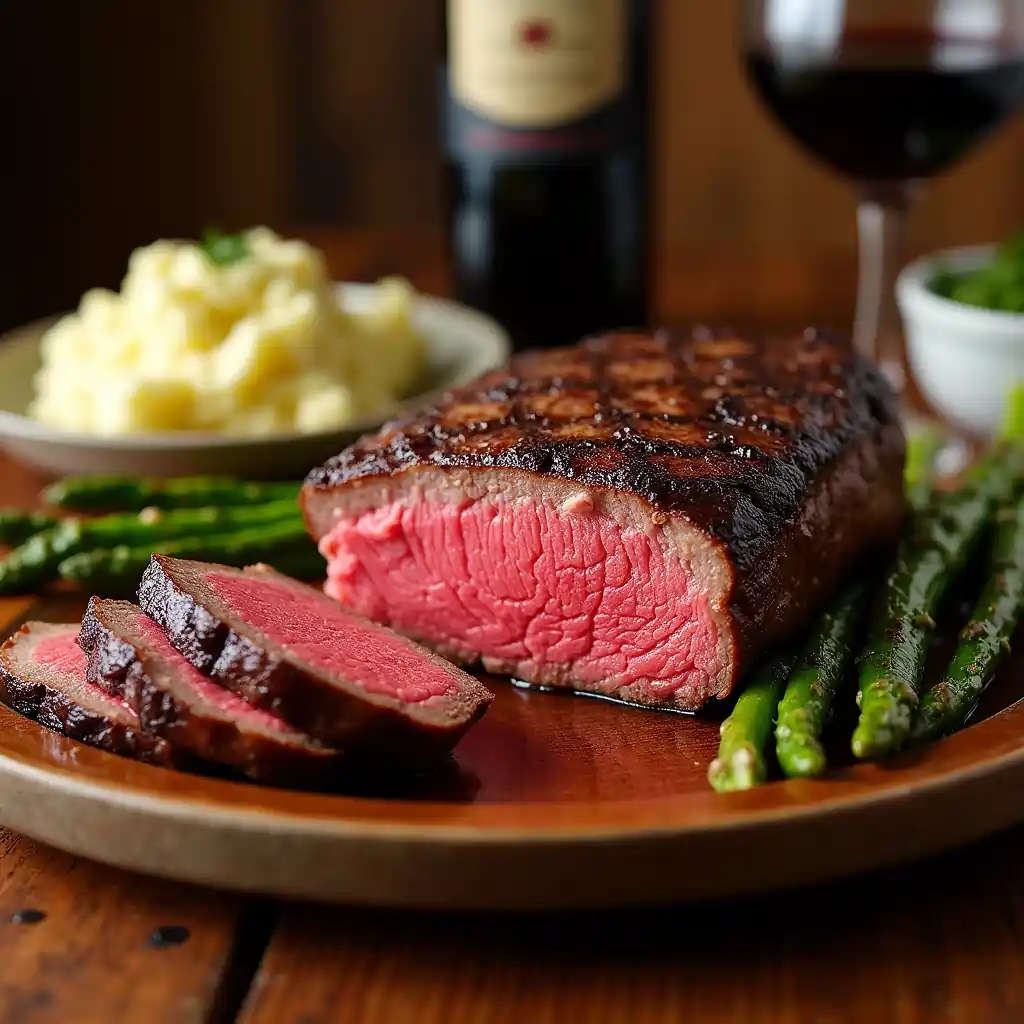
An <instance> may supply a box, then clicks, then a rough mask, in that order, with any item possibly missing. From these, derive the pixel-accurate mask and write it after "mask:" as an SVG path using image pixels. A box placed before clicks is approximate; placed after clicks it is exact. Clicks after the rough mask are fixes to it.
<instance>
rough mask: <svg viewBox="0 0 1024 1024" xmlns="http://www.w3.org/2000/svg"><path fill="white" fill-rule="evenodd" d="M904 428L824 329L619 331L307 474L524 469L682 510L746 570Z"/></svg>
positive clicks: (492, 377)
mask: <svg viewBox="0 0 1024 1024" xmlns="http://www.w3.org/2000/svg"><path fill="white" fill-rule="evenodd" d="M898 432H899V428H898V420H897V414H896V405H895V399H894V396H893V395H892V393H891V391H890V389H889V387H888V385H887V383H886V382H885V380H884V378H883V377H882V375H881V374H880V373H879V372H878V371H877V370H876V369H875V368H874V367H872V366H870V365H869V364H868V363H867V362H866V361H865V360H863V359H861V358H859V357H858V356H856V355H855V354H853V353H852V352H851V351H850V349H849V348H848V347H847V346H845V345H843V344H841V343H840V341H839V340H838V339H837V338H836V337H835V336H833V335H830V334H828V333H826V332H823V331H819V330H810V329H809V330H808V331H805V332H804V333H803V334H800V335H795V336H788V337H782V338H772V337H759V338H745V337H744V338H739V337H736V336H735V335H734V334H732V333H731V332H727V331H712V330H709V329H699V330H696V331H694V332H691V333H690V334H680V333H675V332H671V331H666V330H659V331H655V332H653V333H649V334H648V333H638V332H618V333H612V334H607V335H602V336H600V337H595V338H590V339H588V340H586V341H585V342H583V343H581V344H580V345H578V346H576V347H573V348H567V349H558V350H541V351H535V352H524V353H521V354H519V355H517V356H516V357H514V358H513V360H512V362H511V364H510V366H509V367H508V368H506V369H502V370H495V371H493V372H491V373H489V374H486V375H484V376H483V377H481V378H479V379H478V380H477V381H475V382H473V383H471V384H469V385H466V386H465V387H463V388H460V389H457V390H455V391H452V392H449V393H448V394H447V395H446V396H444V397H443V398H442V399H441V400H440V401H439V402H438V403H437V404H436V405H434V406H432V407H430V408H427V409H425V410H423V411H422V412H420V413H418V414H415V415H412V416H409V417H406V418H405V419H402V420H398V421H395V422H392V423H389V424H387V425H385V427H384V428H382V430H381V431H379V432H378V433H376V434H372V435H369V436H367V437H365V438H363V439H361V440H360V441H358V442H357V443H356V444H355V445H353V446H352V447H350V448H349V449H347V450H346V451H344V452H342V453H341V454H340V455H337V456H335V457H334V458H332V459H330V460H328V462H327V463H326V464H325V465H323V466H322V467H319V468H318V469H314V470H313V471H312V472H311V473H310V474H309V475H308V477H307V484H308V485H309V486H310V487H313V488H321V489H323V488H331V487H336V486H342V485H344V484H347V483H349V482H352V481H355V480H359V479H362V478H365V477H372V476H380V475H384V474H392V473H397V472H401V471H402V470H405V469H409V468H413V467H420V466H427V465H429V466H437V467H475V468H495V469H500V468H510V469H521V470H527V471H529V472H532V473H536V474H538V475H540V476H546V477H560V478H566V479H570V480H575V481H578V482H579V483H580V484H581V485H583V486H591V487H599V488H608V489H612V490H618V491H625V492H628V493H631V494H634V495H636V496H637V497H639V498H641V499H643V500H644V501H646V502H648V503H649V504H650V505H651V506H652V507H653V508H655V509H657V510H659V511H661V512H663V513H664V514H667V515H681V516H685V518H686V519H687V520H689V521H690V522H692V523H693V524H694V525H695V526H697V527H699V528H701V529H704V530H706V531H708V532H710V533H712V534H713V535H714V536H716V537H717V538H718V539H719V540H720V541H721V542H722V543H723V544H724V546H725V548H726V551H727V554H728V556H729V557H730V559H731V560H732V561H733V563H734V564H735V565H736V567H737V568H738V569H739V570H740V571H743V570H745V569H748V568H750V567H752V566H753V565H754V564H755V563H756V562H757V560H758V557H759V555H760V554H761V552H762V551H763V550H764V548H765V546H766V545H768V544H771V543H772V542H773V541H774V540H775V538H777V537H778V536H779V535H780V534H781V533H782V532H783V531H784V529H785V527H786V525H787V524H788V523H791V522H793V521H794V520H795V518H796V517H797V515H798V514H799V511H800V505H801V502H802V500H803V498H804V495H805V493H806V491H807V488H808V487H809V486H810V484H811V482H812V481H813V480H814V478H815V476H816V475H817V474H818V473H819V472H820V471H821V470H822V469H824V468H825V467H826V466H827V465H829V463H830V462H831V461H832V460H834V459H835V458H836V457H837V456H838V455H839V454H840V453H841V452H842V451H843V450H844V449H845V448H847V447H848V446H849V445H850V443H851V442H852V441H854V440H855V439H857V438H860V437H865V436H871V437H873V438H875V439H876V441H877V443H879V444H881V443H883V442H884V443H891V441H886V438H887V437H888V438H892V437H898ZM314 532H316V531H314Z"/></svg>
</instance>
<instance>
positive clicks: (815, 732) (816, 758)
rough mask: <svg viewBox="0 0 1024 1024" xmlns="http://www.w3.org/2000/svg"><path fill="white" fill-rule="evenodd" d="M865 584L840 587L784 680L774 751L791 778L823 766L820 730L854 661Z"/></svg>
mask: <svg viewBox="0 0 1024 1024" xmlns="http://www.w3.org/2000/svg"><path fill="white" fill-rule="evenodd" d="M869 595H870V589H869V585H868V583H867V582H865V581H862V582H858V583H854V584H853V585H852V586H850V587H847V588H846V589H845V590H844V591H842V592H841V593H840V594H839V596H838V597H837V598H836V599H835V600H834V601H833V602H832V604H831V605H830V606H829V608H828V609H827V610H826V611H825V612H824V614H823V615H822V616H821V617H820V618H819V619H818V623H817V626H816V628H815V630H814V632H813V634H812V635H811V637H810V639H809V641H808V643H807V647H806V648H805V650H804V653H803V656H802V658H801V660H800V663H799V664H798V665H797V667H796V668H795V669H794V670H793V673H792V674H791V675H790V677H789V682H788V683H787V684H786V692H785V693H784V694H783V697H782V700H781V702H780V703H779V720H778V724H777V725H776V726H775V752H776V754H777V755H778V758H779V765H780V766H781V768H782V770H783V772H784V773H785V774H786V775H788V776H789V777H790V778H797V777H808V776H812V775H820V774H821V773H822V772H823V771H824V770H825V768H826V767H827V766H828V762H827V760H826V757H825V748H824V747H823V746H822V743H821V733H822V730H823V729H824V727H825V721H826V719H827V718H828V713H829V710H830V709H831V707H832V700H833V698H834V697H835V695H836V693H837V692H838V690H839V687H840V686H841V685H842V683H843V680H844V679H845V678H846V676H847V674H848V673H849V671H850V669H851V667H852V665H853V644H854V642H855V640H856V635H857V631H858V629H859V628H860V624H861V622H862V620H863V618H864V613H865V612H866V610H867V605H868V597H869Z"/></svg>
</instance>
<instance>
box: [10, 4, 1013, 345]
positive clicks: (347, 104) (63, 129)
mask: <svg viewBox="0 0 1024 1024" xmlns="http://www.w3.org/2000/svg"><path fill="white" fill-rule="evenodd" d="M656 6H657V8H658V17H659V18H660V30H659V31H658V33H657V38H658V50H657V52H656V54H655V55H654V60H655V62H656V80H657V87H658V108H659V109H658V119H657V124H658V131H657V142H656V146H657V160H656V166H657V187H656V196H655V202H656V224H657V229H656V240H655V245H656V248H657V252H658V254H659V257H660V260H659V262H660V265H661V266H662V267H664V266H667V265H670V264H675V265H689V264H690V263H694V264H697V265H699V264H701V263H702V261H705V262H706V261H709V260H710V261H712V262H714V261H715V260H718V259H722V260H729V259H731V258H732V254H739V257H740V258H741V259H742V261H743V262H744V265H746V266H749V267H750V268H751V269H750V270H749V273H750V275H751V277H749V278H743V279H742V280H740V279H734V280H733V281H732V282H730V283H729V285H728V286H727V287H724V290H723V289H719V291H718V293H717V296H711V295H710V294H709V291H708V289H706V288H704V287H703V286H702V287H695V288H694V289H693V290H692V294H690V295H689V297H688V298H686V299H685V301H686V302H688V303H689V304H691V305H695V306H696V307H698V308H696V309H694V312H695V313H696V314H700V313H702V312H703V311H702V310H701V309H700V308H699V307H700V305H701V303H702V302H704V303H705V304H708V303H711V304H714V303H718V304H719V305H721V304H722V303H726V304H728V303H730V302H732V303H737V304H739V305H740V306H743V308H744V309H745V310H747V309H748V308H749V309H750V310H752V311H753V312H755V313H756V306H757V302H758V301H759V300H758V299H757V295H758V294H759V291H758V289H759V287H760V285H761V284H763V279H764V275H766V274H767V275H771V273H772V272H773V270H772V268H778V267H780V266H781V267H794V268H796V269H795V270H794V274H799V273H802V271H801V270H800V268H804V267H811V268H816V273H817V278H816V279H815V281H814V282H813V283H812V285H808V286H807V287H806V289H805V290H806V293H807V301H809V302H811V303H812V304H814V303H815V302H819V300H818V299H816V298H815V296H818V295H821V296H822V298H821V299H820V302H819V304H820V305H822V308H826V307H828V308H833V307H842V308H845V304H846V303H847V302H848V301H849V296H848V294H847V290H848V287H847V284H846V283H845V282H844V283H843V285H842V286H841V287H839V288H838V290H835V289H833V290H832V291H830V290H829V284H828V281H829V271H828V268H829V267H831V266H833V265H835V266H839V265H843V266H846V265H847V264H848V261H849V259H850V257H851V256H852V253H853V250H854V233H853V230H854V220H853V218H854V206H853V197H852V194H851V191H850V189H849V188H848V187H847V186H846V185H845V184H844V183H843V182H842V181H840V180H838V179H837V178H836V177H834V176H832V175H831V174H830V173H828V172H826V171H824V170H822V169H820V168H818V167H816V166H814V165H813V164H812V163H811V162H810V161H809V160H808V159H806V158H805V157H804V156H803V154H802V153H800V152H799V151H798V150H797V149H796V148H795V147H794V146H793V145H792V144H791V143H790V142H789V140H788V139H787V138H786V137H785V136H784V135H783V134H782V133H781V131H780V130H779V129H778V128H776V127H775V126H774V125H773V124H772V123H771V122H770V121H769V120H768V118H767V117H766V116H765V115H764V114H763V112H762V110H761V108H760V107H759V106H758V103H757V101H756V100H755V98H754V97H753V95H752V94H751V92H750V91H749V89H748V88H747V86H746V83H745V81H744V79H743V76H742V74H741V69H740V65H739V62H738V59H737V52H736V47H735V21H736V12H737V7H738V2H737V0H660V2H659V3H657V5H656ZM439 11H440V4H439V3H438V2H436V0H144V2H140V0H89V2H88V3H85V2H78V0H0V230H2V231H3V240H4V243H5V244H4V245H2V246H0V252H2V253H3V256H2V261H3V262H2V265H0V324H3V325H9V324H10V323H13V322H17V321H19V320H24V319H25V318H27V317H30V316H35V315H38V314H41V313H44V312H47V311H50V310H52V309H54V308H60V307H66V306H68V305H70V304H73V303H74V302H75V300H76V297H77V295H78V294H79V293H80V292H81V291H82V289H84V288H86V287H88V286H89V285H91V284H94V283H104V284H107V285H116V284H117V282H118V281H119V280H120V277H121V275H122V274H123V271H124V265H125V258H126V256H127V254H128V252H129V250H130V249H131V248H132V247H133V246H135V245H139V244H142V243H145V242H147V241H149V240H151V239H153V238H154V237H157V236H159V235H179V236H181V235H194V234H196V233H198V232H199V231H200V230H201V229H202V228H203V226H204V225H208V224H212V223H216V224H219V225H222V226H224V227H225V228H238V227H242V226H245V225H247V224H251V223H254V222H263V223H268V224H271V225H274V226H277V227H279V228H282V229H286V230H288V229H291V228H292V227H294V226H297V225H309V226H320V227H323V226H331V225H333V226H337V227H339V228H348V229H360V230H369V231H377V230H385V231H389V232H391V233H392V234H393V235H394V236H396V237H397V238H399V239H401V238H402V237H403V235H404V234H408V236H409V238H412V237H413V236H414V235H415V236H419V235H420V234H422V233H424V232H430V231H431V230H435V231H436V229H437V228H438V226H439V225H440V223H441V216H442V215H441V210H440V205H439V201H438V192H439V167H438V146H437V135H436V118H435V97H436V85H435V75H436V67H435V54H436V51H437V38H438V29H439V24H438V23H439ZM837 116H841V114H840V113H839V112H837ZM1022 184H1024V119H1020V120H1018V121H1016V122H1015V123H1014V124H1012V125H1011V126H1010V127H1008V128H1007V129H1006V130H1004V131H1003V132H1002V133H1001V134H1000V135H999V137H998V138H997V139H995V140H993V141H992V142H990V143H989V144H988V145H986V146H985V147H983V148H982V149H981V150H979V151H978V152H977V153H975V154H973V155H972V156H971V157H970V158H969V159H968V160H967V161H965V162H964V163H963V164H962V165H961V166H960V167H958V168H956V169H955V170H954V171H953V172H952V173H950V174H949V175H948V176H947V177H945V178H944V179H942V180H941V181H940V182H938V183H936V184H935V185H934V186H933V187H932V188H931V190H930V191H929V193H928V194H927V195H926V196H925V197H924V199H923V201H922V202H921V204H920V206H919V208H918V209H917V210H916V211H915V213H914V216H913V222H912V228H911V237H910V254H913V253H916V252H920V251H923V250H925V249H928V248H932V247H935V246H941V245H948V244H959V243H969V242H976V241H986V240H990V239H995V238H1000V237H1003V236H1004V235H1005V234H1006V233H1007V232H1008V231H1010V230H1012V229H1013V228H1015V227H1016V226H1018V225H1020V224H1024V187H1022ZM394 252H395V255H394V260H395V262H396V264H397V265H396V266H395V268H394V269H398V270H401V269H403V268H402V266H401V261H402V250H401V244H400V243H399V244H397V246H396V248H395V250H394ZM822 268H824V269H822ZM712 290H713V289H712ZM702 296H707V297H706V298H703V297H702ZM666 301H668V300H666Z"/></svg>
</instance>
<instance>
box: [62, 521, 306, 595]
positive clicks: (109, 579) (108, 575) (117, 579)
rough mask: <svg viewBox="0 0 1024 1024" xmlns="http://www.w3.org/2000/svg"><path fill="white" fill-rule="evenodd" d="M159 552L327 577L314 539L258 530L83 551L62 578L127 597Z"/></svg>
mask: <svg viewBox="0 0 1024 1024" xmlns="http://www.w3.org/2000/svg"><path fill="white" fill-rule="evenodd" d="M154 552H158V553H160V554H165V555H176V556H177V557H179V558H198V559H203V560H206V561H211V562H220V563H222V564H224V565H234V566H244V565H251V564H253V563H254V562H266V563H267V564H268V565H272V566H274V567H275V568H277V569H279V570H280V571H281V572H283V573H286V574H287V575H290V576H296V577H298V578H301V579H320V578H322V577H323V575H324V560H323V558H322V556H321V555H320V553H319V552H318V551H317V549H316V545H315V544H314V543H313V542H312V541H311V540H310V539H309V538H308V537H305V538H298V537H296V536H295V535H294V534H293V533H292V532H290V531H289V530H288V529H281V528H280V527H279V526H267V527H264V528H256V527H254V528H253V529H251V530H248V531H245V532H243V533H231V534H215V535H213V536H206V537H199V536H197V537H178V538H174V539H170V540H165V541H159V542H157V543H155V544H153V545H147V546H145V547H131V546H129V545H127V544H121V545H118V546H116V547H112V548H100V549H97V550H93V551H83V552H80V553H79V554H76V555H72V556H70V557H69V558H65V559H64V560H63V561H62V562H60V564H59V566H58V572H59V574H60V577H61V578H62V579H65V580H70V581H73V582H75V583H79V584H87V585H89V586H91V587H93V588H94V589H97V590H103V591H105V592H106V593H113V592H115V591H116V592H118V593H124V592H128V591H130V590H131V589H132V588H134V587H137V586H138V583H139V580H140V578H141V577H142V573H143V572H144V571H145V568H146V566H147V565H148V564H149V559H150V556H151V555H152V554H153V553H154Z"/></svg>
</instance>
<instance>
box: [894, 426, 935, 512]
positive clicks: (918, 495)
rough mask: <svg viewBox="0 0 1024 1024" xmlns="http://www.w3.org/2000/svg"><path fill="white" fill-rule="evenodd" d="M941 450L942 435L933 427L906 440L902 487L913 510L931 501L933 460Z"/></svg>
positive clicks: (915, 433)
mask: <svg viewBox="0 0 1024 1024" xmlns="http://www.w3.org/2000/svg"><path fill="white" fill-rule="evenodd" d="M941 448H942V434H941V433H940V432H939V430H938V429H936V428H935V427H933V426H926V427H923V428H922V429H920V430H917V431H915V432H914V433H913V434H911V435H910V436H909V437H908V438H907V460H906V463H905V465H904V469H903V485H904V489H905V490H906V493H907V500H908V501H909V502H910V504H911V506H912V507H913V508H915V509H923V508H924V507H925V505H927V504H928V502H929V500H930V499H931V495H932V482H933V480H934V478H935V459H936V457H937V456H938V454H939V450H940V449H941Z"/></svg>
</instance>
